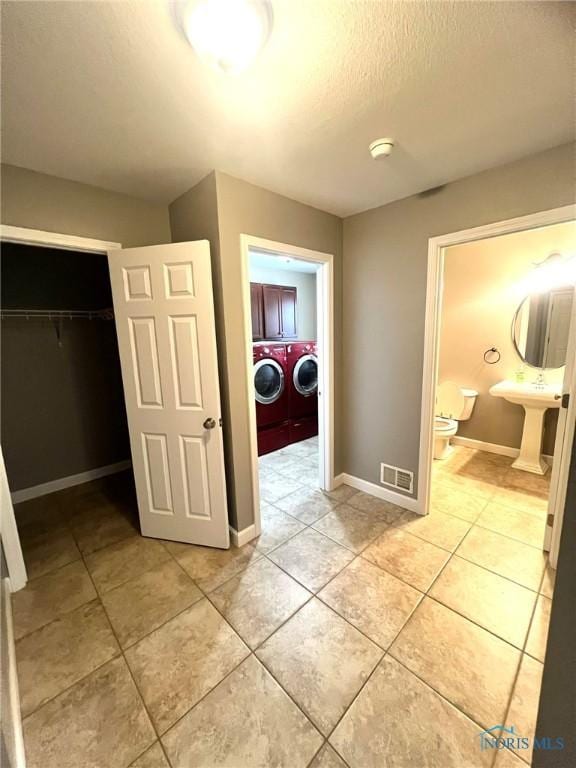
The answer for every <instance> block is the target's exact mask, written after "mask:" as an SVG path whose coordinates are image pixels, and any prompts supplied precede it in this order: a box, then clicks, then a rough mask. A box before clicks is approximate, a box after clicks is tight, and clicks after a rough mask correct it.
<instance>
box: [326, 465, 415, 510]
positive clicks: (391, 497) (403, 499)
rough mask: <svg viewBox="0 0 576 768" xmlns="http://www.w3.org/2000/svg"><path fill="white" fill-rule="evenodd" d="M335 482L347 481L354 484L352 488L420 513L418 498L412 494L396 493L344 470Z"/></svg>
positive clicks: (338, 483)
mask: <svg viewBox="0 0 576 768" xmlns="http://www.w3.org/2000/svg"><path fill="white" fill-rule="evenodd" d="M334 483H335V485H336V486H337V485H342V484H343V483H345V484H346V485H350V486H352V488H356V490H358V491H364V493H369V494H370V495H371V496H376V497H377V498H379V499H384V501H389V502H390V503H391V504H396V505H398V506H399V507H404V509H407V510H409V511H410V512H418V513H419V514H420V506H419V504H418V499H413V498H412V497H411V496H404V495H403V494H402V493H396V491H391V490H390V489H389V488H383V487H382V486H381V485H376V483H370V482H368V480H362V478H360V477H354V475H348V474H346V472H343V473H342V474H341V475H338V477H335V478H334Z"/></svg>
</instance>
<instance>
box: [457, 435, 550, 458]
mask: <svg viewBox="0 0 576 768" xmlns="http://www.w3.org/2000/svg"><path fill="white" fill-rule="evenodd" d="M451 442H452V444H453V445H461V446H463V447H464V448H472V449H474V450H476V451H486V453H495V454H497V455H498V456H509V457H510V458H511V459H515V458H516V457H517V456H520V448H511V447H510V446H509V445H499V444H498V443H485V442H484V440H474V439H473V438H472V437H461V436H460V435H454V437H453V438H452V440H451ZM542 458H543V459H544V461H545V462H546V463H547V464H549V465H550V466H552V463H553V461H554V456H548V455H547V454H542Z"/></svg>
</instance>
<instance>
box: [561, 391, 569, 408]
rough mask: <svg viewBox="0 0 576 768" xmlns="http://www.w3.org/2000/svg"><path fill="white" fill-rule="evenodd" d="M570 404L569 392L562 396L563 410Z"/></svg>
mask: <svg viewBox="0 0 576 768" xmlns="http://www.w3.org/2000/svg"><path fill="white" fill-rule="evenodd" d="M569 404H570V393H569V392H565V393H564V394H563V395H562V402H561V406H562V408H568V406H569Z"/></svg>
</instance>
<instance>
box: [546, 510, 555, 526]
mask: <svg viewBox="0 0 576 768" xmlns="http://www.w3.org/2000/svg"><path fill="white" fill-rule="evenodd" d="M546 525H547V526H548V527H549V528H552V526H553V525H554V515H553V514H552V512H550V514H549V515H548V517H547V518H546Z"/></svg>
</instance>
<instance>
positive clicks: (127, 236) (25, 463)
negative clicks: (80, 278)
mask: <svg viewBox="0 0 576 768" xmlns="http://www.w3.org/2000/svg"><path fill="white" fill-rule="evenodd" d="M1 181H2V201H1V202H2V207H1V220H2V223H3V224H9V225H12V226H17V227H26V228H29V229H41V230H46V231H49V232H57V233H59V234H69V235H77V236H79V237H88V238H94V239H99V240H100V239H101V240H107V241H112V242H120V243H122V245H124V246H127V247H130V246H137V245H152V244H155V243H163V242H165V243H168V242H170V238H171V233H170V225H169V218H168V207H167V206H164V205H158V204H154V203H149V202H146V201H142V200H136V199H133V198H130V197H127V196H126V195H119V194H116V193H114V192H108V191H106V190H103V189H97V188H96V187H91V186H88V185H85V184H78V183H76V182H71V181H67V180H66V179H60V178H56V177H54V176H47V175H45V174H41V173H35V172H33V171H28V170H25V169H23V168H16V167H14V166H6V165H3V166H2V168H1ZM78 258H81V259H86V258H91V256H90V255H87V254H84V253H82V254H79V255H78ZM63 331H64V335H63V344H62V348H61V349H59V348H58V346H57V343H56V337H55V331H54V328H53V327H52V325H50V324H49V323H37V324H36V327H35V331H34V336H32V335H31V334H30V333H26V332H25V329H24V328H23V326H22V325H18V324H16V323H15V321H9V322H5V323H4V331H3V344H4V349H3V351H2V352H3V358H4V359H8V360H16V359H17V360H18V361H19V362H18V364H17V365H8V366H3V375H2V406H4V407H3V409H2V432H3V439H4V437H5V435H6V434H7V432H8V433H9V434H10V435H11V436H12V437H11V438H10V440H9V445H8V446H6V449H5V450H6V465H7V470H8V477H9V481H10V486H11V489H12V490H17V489H19V488H23V487H28V486H31V485H35V484H38V483H43V482H47V481H49V480H54V479H56V478H57V477H62V476H67V475H70V474H75V473H76V472H81V471H84V470H86V469H93V468H95V467H98V466H102V465H105V464H110V463H114V462H116V461H120V460H122V459H126V458H129V449H127V445H126V441H125V433H124V432H123V429H122V426H121V425H120V424H119V422H116V421H114V423H111V424H108V425H107V428H106V429H101V428H99V427H101V426H102V420H103V419H106V418H108V417H109V414H110V412H111V411H110V406H111V404H112V406H111V407H112V411H116V412H117V409H118V408H123V393H122V389H121V382H120V380H117V379H114V377H111V378H107V377H105V376H103V374H102V371H103V370H105V369H106V367H107V366H108V361H109V360H110V356H111V355H112V356H113V355H114V354H115V345H116V342H115V332H114V328H113V325H112V324H109V325H108V326H107V327H106V328H102V327H100V328H97V327H96V326H92V327H80V326H78V325H77V324H75V325H72V324H65V325H64V329H63ZM96 331H99V332H98V333H96ZM39 382H41V383H42V385H43V387H44V401H43V402H39V401H38V391H37V389H35V388H36V387H37V386H38V383H39ZM64 412H65V413H66V414H67V415H66V418H65V419H64V420H62V414H63V413H64ZM54 435H56V436H57V438H58V439H57V440H54Z"/></svg>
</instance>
